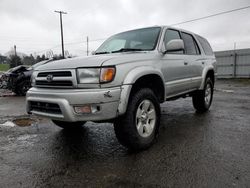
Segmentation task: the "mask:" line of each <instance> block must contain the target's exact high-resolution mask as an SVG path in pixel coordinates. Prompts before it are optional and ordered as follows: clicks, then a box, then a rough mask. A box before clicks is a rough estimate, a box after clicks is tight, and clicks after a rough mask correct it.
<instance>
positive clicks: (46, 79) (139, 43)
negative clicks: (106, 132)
mask: <svg viewBox="0 0 250 188" xmlns="http://www.w3.org/2000/svg"><path fill="white" fill-rule="evenodd" d="M215 63H216V59H215V56H214V53H213V51H212V49H211V47H210V45H209V43H208V42H207V40H206V39H204V38H203V37H201V36H199V35H196V34H194V33H191V32H188V31H184V30H181V29H176V28H172V27H166V26H162V27H158V26H157V27H148V28H143V29H136V30H131V31H127V32H123V33H119V34H116V35H114V36H112V37H110V38H109V39H107V40H106V41H105V42H104V43H103V44H102V45H101V46H100V47H99V48H98V49H97V50H96V51H95V52H94V53H93V56H90V57H79V58H72V59H64V60H59V61H54V62H51V63H48V64H45V65H42V66H39V67H38V68H37V69H36V70H35V71H34V73H33V75H32V78H31V79H32V86H33V87H32V88H31V89H30V90H29V91H28V93H27V98H26V99H27V112H28V113H32V114H36V115H40V116H44V117H47V118H50V119H51V120H52V121H53V122H54V123H55V124H56V125H58V126H60V127H62V128H65V129H76V128H79V127H81V126H82V125H83V124H84V123H85V122H86V121H94V122H113V123H114V129H115V133H116V136H117V138H118V140H119V141H120V143H121V144H123V145H124V146H126V147H128V148H131V149H134V150H139V149H145V148H148V147H149V146H150V145H151V144H152V143H153V141H154V139H155V137H156V135H157V133H158V130H159V124H160V116H161V110H160V103H163V102H165V101H168V100H173V99H177V98H180V97H186V96H191V97H192V98H193V106H194V108H195V109H196V110H197V111H199V112H205V111H207V110H208V109H209V107H210V105H211V103H212V99H213V88H214V82H215Z"/></svg>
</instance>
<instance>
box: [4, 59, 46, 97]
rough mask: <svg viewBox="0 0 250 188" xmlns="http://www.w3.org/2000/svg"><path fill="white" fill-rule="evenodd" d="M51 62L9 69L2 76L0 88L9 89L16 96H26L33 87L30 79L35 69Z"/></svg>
mask: <svg viewBox="0 0 250 188" xmlns="http://www.w3.org/2000/svg"><path fill="white" fill-rule="evenodd" d="M50 61H51V60H44V61H41V62H38V63H36V64H34V65H33V66H31V67H29V66H26V65H20V66H17V67H14V68H11V69H9V70H8V71H7V72H5V73H4V74H2V75H1V76H0V88H1V89H8V90H10V91H12V92H14V93H15V94H16V95H19V96H24V95H26V92H27V91H28V90H29V89H30V87H31V82H30V78H31V75H32V73H33V71H34V69H35V68H36V67H38V66H40V65H43V64H45V63H48V62H50Z"/></svg>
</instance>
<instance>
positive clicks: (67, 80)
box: [35, 70, 77, 88]
mask: <svg viewBox="0 0 250 188" xmlns="http://www.w3.org/2000/svg"><path fill="white" fill-rule="evenodd" d="M76 85H77V81H76V74H75V70H67V71H60V70H53V71H51V72H48V71H44V72H39V73H37V76H36V77H35V86H36V87H43V88H74V87H76Z"/></svg>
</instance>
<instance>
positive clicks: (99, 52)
mask: <svg viewBox="0 0 250 188" xmlns="http://www.w3.org/2000/svg"><path fill="white" fill-rule="evenodd" d="M109 53H110V52H96V53H95V54H94V55H98V54H109Z"/></svg>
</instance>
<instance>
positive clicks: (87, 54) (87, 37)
mask: <svg viewBox="0 0 250 188" xmlns="http://www.w3.org/2000/svg"><path fill="white" fill-rule="evenodd" d="M88 55H89V37H87V56H88Z"/></svg>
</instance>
